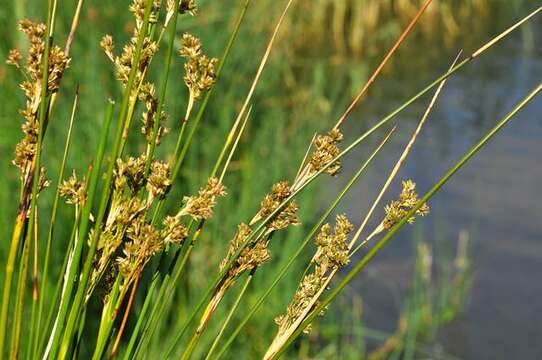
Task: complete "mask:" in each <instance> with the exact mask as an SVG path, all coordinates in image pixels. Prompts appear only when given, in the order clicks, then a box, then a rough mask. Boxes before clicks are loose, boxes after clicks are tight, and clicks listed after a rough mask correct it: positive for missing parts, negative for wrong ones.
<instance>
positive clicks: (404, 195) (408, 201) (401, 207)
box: [382, 180, 429, 230]
mask: <svg viewBox="0 0 542 360" xmlns="http://www.w3.org/2000/svg"><path fill="white" fill-rule="evenodd" d="M402 185H403V190H402V191H401V194H400V195H399V199H397V200H394V201H392V202H391V203H390V204H389V205H386V207H385V209H384V210H385V212H386V216H385V217H384V220H383V222H382V225H383V227H384V229H385V230H388V229H390V228H392V227H393V226H394V225H395V224H397V223H398V222H399V221H401V219H402V218H403V217H405V215H406V214H407V213H408V212H409V211H410V210H411V209H412V208H414V206H416V204H417V203H418V201H419V200H420V199H419V198H418V194H417V193H416V184H415V183H414V182H413V181H412V180H406V181H403V183H402ZM428 213H429V206H428V205H427V204H423V206H422V207H421V208H420V209H418V210H417V211H416V214H415V215H418V216H425V215H427V214H428ZM415 220H416V218H415V217H414V216H412V217H411V218H409V219H408V222H409V223H410V224H412V223H414V221H415Z"/></svg>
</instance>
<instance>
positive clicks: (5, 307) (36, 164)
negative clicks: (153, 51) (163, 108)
mask: <svg viewBox="0 0 542 360" xmlns="http://www.w3.org/2000/svg"><path fill="white" fill-rule="evenodd" d="M55 4H56V0H55ZM55 9H56V6H53V3H52V0H49V2H48V11H47V27H46V29H47V30H46V33H47V36H46V41H45V49H44V54H43V63H42V64H43V67H42V75H41V76H42V78H41V94H40V107H39V118H38V127H39V129H38V143H37V146H36V154H35V156H34V159H33V161H32V166H33V168H31V169H33V175H31V172H30V173H29V174H28V177H29V179H27V180H30V179H32V193H31V195H30V196H31V204H30V209H31V211H32V209H34V208H35V206H36V201H37V193H38V185H39V175H40V170H41V169H40V168H41V147H42V143H43V135H44V134H43V132H44V128H45V125H44V124H45V117H46V114H47V106H48V101H47V84H48V78H49V49H50V47H51V42H52V30H53V29H52V28H51V23H52V21H53V18H54V16H55V13H54V10H55ZM32 176H33V178H31V177H32ZM23 186H26V182H23ZM25 197H26V196H24V191H23V198H22V200H21V206H20V210H19V213H18V214H17V218H16V220H15V225H14V228H13V233H12V238H11V245H10V250H9V255H8V259H7V262H6V277H5V280H4V291H3V295H2V309H1V312H0V357H2V356H3V355H4V344H5V337H6V328H7V325H8V312H9V302H10V295H11V283H12V281H13V269H14V266H15V261H16V258H17V249H18V248H19V242H20V238H21V233H22V228H23V227H24V223H25V222H26V213H27V211H28V207H27V206H28V205H27V200H26V199H25ZM31 213H32V212H31Z"/></svg>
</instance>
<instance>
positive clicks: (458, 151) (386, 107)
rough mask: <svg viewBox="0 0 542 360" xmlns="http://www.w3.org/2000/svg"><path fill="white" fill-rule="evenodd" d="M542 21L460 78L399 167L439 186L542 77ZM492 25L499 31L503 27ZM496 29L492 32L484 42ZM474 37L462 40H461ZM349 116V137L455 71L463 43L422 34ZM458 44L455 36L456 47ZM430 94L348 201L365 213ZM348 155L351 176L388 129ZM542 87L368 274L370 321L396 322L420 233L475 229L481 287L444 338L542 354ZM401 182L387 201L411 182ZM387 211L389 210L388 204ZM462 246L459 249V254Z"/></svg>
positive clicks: (426, 236) (478, 351) (503, 354)
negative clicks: (438, 41) (419, 43)
mask: <svg viewBox="0 0 542 360" xmlns="http://www.w3.org/2000/svg"><path fill="white" fill-rule="evenodd" d="M541 24H542V22H541V21H540V20H537V21H536V22H534V23H533V24H532V26H531V27H530V28H529V29H528V30H527V31H524V32H523V33H521V32H520V33H517V34H515V35H514V36H513V37H512V38H510V39H508V40H507V41H506V42H505V43H503V44H502V45H500V46H499V47H498V48H496V49H494V50H492V51H490V52H489V53H488V54H487V55H486V56H484V57H483V58H482V59H480V60H479V61H476V62H475V63H474V64H472V65H470V66H469V67H468V68H467V69H465V70H464V71H461V72H460V73H459V74H458V75H457V76H454V77H453V78H451V79H450V81H449V82H448V84H447V85H446V87H445V89H444V91H443V93H442V95H441V97H440V99H439V100H438V103H437V105H436V107H435V109H434V111H433V113H432V115H431V116H430V118H429V120H428V124H427V125H426V127H425V128H424V130H423V131H422V134H421V137H420V139H419V140H418V142H417V144H416V145H415V147H414V149H413V152H412V153H411V155H410V157H409V159H408V160H407V161H406V163H405V165H404V167H403V169H402V170H401V172H400V174H399V178H403V179H405V178H412V179H414V180H415V181H416V182H417V184H418V187H419V191H420V193H424V192H425V191H426V190H428V189H429V188H430V187H431V186H432V185H433V184H434V183H435V182H436V181H438V180H439V178H440V177H441V176H442V175H443V174H444V173H445V172H446V171H447V170H448V169H449V168H450V167H451V166H452V165H453V164H454V163H455V162H456V161H457V160H458V159H459V158H460V157H461V156H462V155H463V154H464V153H465V152H466V151H467V150H468V149H469V148H470V147H471V146H472V145H473V144H474V143H476V142H477V141H478V140H479V139H480V138H481V137H482V136H483V134H484V133H485V132H486V131H487V130H489V129H490V128H491V127H493V126H494V125H495V124H496V123H497V121H498V120H500V119H501V118H502V117H503V116H504V115H505V114H506V113H507V112H508V111H510V110H511V109H512V108H513V106H514V105H515V104H516V102H517V101H518V100H519V99H521V98H522V97H523V96H525V95H526V94H527V93H528V92H529V91H530V90H531V89H532V88H534V87H535V86H536V85H538V83H539V82H540V81H541V80H542V61H541V59H542V47H541V46H540V44H542V33H541V32H540V31H538V30H537V29H540V25H541ZM492 31H494V32H497V31H498V28H493V29H492ZM483 39H484V38H481V40H480V43H482V41H483ZM461 46H462V45H461V44H460V43H458V44H456V49H459V48H460V47H461ZM407 47H409V48H408V49H406V50H405V53H403V55H404V57H403V59H413V57H412V55H413V54H418V55H417V57H416V56H415V57H414V58H417V59H418V61H417V62H408V63H406V62H405V63H402V62H401V60H400V57H399V59H398V61H397V63H396V64H395V65H394V66H395V67H394V69H393V71H392V72H391V73H389V74H387V75H386V76H385V79H380V81H378V82H377V83H376V85H375V87H374V89H373V90H372V93H371V94H370V95H369V97H368V98H367V99H366V101H365V102H364V103H363V105H362V106H360V107H359V109H358V110H357V112H355V113H354V114H353V115H352V116H351V118H350V120H349V122H348V125H347V131H346V133H347V134H350V136H348V137H347V140H348V139H351V138H352V137H353V134H360V133H361V132H362V131H364V130H365V129H367V128H368V126H369V125H371V124H374V123H376V121H377V120H379V119H380V118H382V117H383V115H386V114H388V113H389V112H390V111H392V110H394V109H395V108H396V106H398V105H400V104H401V103H402V102H403V101H405V100H406V99H407V98H409V97H410V96H411V95H413V94H414V93H415V92H416V91H418V90H419V89H421V88H422V86H423V85H424V84H427V83H429V82H430V80H432V79H434V78H436V77H437V76H438V74H439V73H440V72H444V71H445V70H446V69H447V67H448V66H449V65H450V63H451V59H453V57H454V55H455V54H454V51H455V50H454V51H452V50H444V49H442V48H439V47H438V46H436V47H435V49H434V50H435V51H426V50H427V49H421V48H417V47H416V44H415V43H413V44H410V45H408V46H407ZM452 49H453V47H452ZM428 102H429V98H425V99H424V100H423V101H421V102H418V103H417V104H416V105H415V106H414V107H412V108H411V109H409V110H408V111H407V112H406V113H403V114H402V115H400V116H399V118H398V121H397V122H398V124H399V134H398V136H396V137H395V139H394V140H393V142H392V144H391V145H390V146H388V147H387V149H386V150H385V151H384V154H383V155H380V156H379V161H378V164H377V165H375V166H373V168H372V171H370V172H369V173H368V174H367V175H366V176H365V179H364V180H363V182H362V184H361V186H358V189H357V190H355V193H354V195H352V196H351V198H350V200H349V201H348V204H349V205H347V208H346V209H344V210H345V211H346V212H347V213H348V214H349V215H350V216H351V217H353V218H359V217H360V214H364V212H363V211H362V212H360V210H364V209H365V208H367V207H368V205H367V204H370V203H371V202H372V200H373V199H374V198H375V196H376V192H377V190H378V189H379V188H380V187H381V185H382V184H383V182H384V180H385V177H386V176H387V174H388V173H389V171H390V169H391V167H392V166H393V161H394V160H393V159H396V158H397V156H398V154H399V153H400V151H402V146H403V144H404V143H405V142H406V141H407V139H408V136H410V133H411V132H412V131H413V129H414V128H415V126H416V125H417V121H418V120H419V118H420V117H421V115H422V113H423V111H424V109H425V108H424V107H425V106H426V105H427V103H428ZM382 134H383V133H380V134H379V136H376V137H374V138H373V139H372V143H371V144H370V145H367V146H365V147H364V148H363V149H361V150H360V151H359V152H358V153H356V155H354V156H351V157H349V159H348V160H346V161H345V168H346V169H345V178H346V177H348V175H351V174H353V173H354V171H355V170H356V168H357V166H359V164H360V162H361V161H362V159H363V156H365V155H366V154H367V153H368V151H369V150H370V149H371V148H372V147H374V145H375V144H376V142H377V140H378V139H377V138H378V137H381V135H382ZM541 156H542V98H540V97H539V98H537V99H536V100H535V101H534V102H533V103H532V104H531V105H530V106H529V107H528V108H527V109H525V110H524V111H523V112H521V114H520V115H519V116H518V117H517V118H515V120H513V121H512V123H511V124H510V125H509V126H507V127H506V128H505V129H504V130H503V131H502V132H501V133H500V134H499V135H498V136H497V137H496V138H495V139H494V140H492V141H491V142H490V143H489V144H488V146H486V147H485V148H484V149H483V150H482V151H481V152H480V153H479V154H478V155H477V156H476V157H475V158H474V159H473V160H472V161H470V162H469V163H468V164H467V165H466V166H465V167H464V168H463V169H462V170H461V171H460V172H459V173H458V174H457V175H456V176H455V177H454V178H453V179H452V180H451V181H450V182H449V183H448V184H447V185H446V186H445V187H444V189H443V190H442V191H441V192H440V193H438V194H437V195H436V196H435V197H434V198H433V199H432V200H431V202H430V206H431V209H432V212H431V214H430V216H429V217H427V218H425V219H422V220H420V221H418V222H417V223H416V224H415V225H413V226H411V227H409V228H408V229H406V230H402V231H401V232H400V234H399V236H397V237H396V238H394V239H393V240H392V242H391V243H390V244H389V245H388V246H387V247H386V248H385V249H384V250H383V251H382V252H381V253H380V254H378V255H377V257H376V259H375V261H374V262H373V263H371V264H370V266H369V269H367V270H366V271H364V272H362V274H361V275H360V276H359V277H358V280H357V283H356V285H354V287H355V290H356V291H357V292H359V293H360V294H361V296H362V297H363V299H364V304H365V306H364V316H365V322H366V325H367V326H369V327H371V328H376V329H379V330H385V331H389V332H392V331H393V330H394V329H395V326H396V321H397V317H398V311H399V309H400V301H401V296H400V294H401V293H403V294H404V292H405V291H406V289H407V288H408V286H409V282H410V278H411V272H412V269H413V248H414V246H413V243H414V240H415V239H423V240H426V241H429V242H430V243H431V244H432V245H433V248H434V249H435V251H436V253H437V255H438V253H439V252H453V251H454V249H455V247H456V245H457V237H458V234H459V232H460V231H462V230H464V231H467V232H468V233H469V235H470V240H471V242H470V249H469V250H470V255H471V262H472V274H471V275H472V286H471V291H470V295H469V298H468V300H467V304H466V308H465V311H464V312H463V313H462V314H460V316H459V317H458V318H457V319H456V320H455V321H454V322H453V323H452V324H450V325H448V326H445V327H444V328H443V329H441V330H440V331H439V334H438V346H439V347H441V348H442V351H443V352H444V353H446V354H449V355H451V356H452V357H453V358H460V359H539V358H542V342H541V341H540V339H542V301H541V299H542V282H541V280H540V279H541V278H542V196H541V195H540V184H541V179H542V161H541ZM398 183H399V182H398V181H396V182H395V185H393V186H392V188H391V189H390V191H389V193H390V196H388V197H387V198H386V200H389V199H391V198H392V197H393V196H395V195H396V194H397V193H398V192H399V190H400V189H399V187H400V186H399V184H398ZM379 214H381V212H380V213H379ZM452 255H453V254H452Z"/></svg>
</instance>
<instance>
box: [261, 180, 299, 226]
mask: <svg viewBox="0 0 542 360" xmlns="http://www.w3.org/2000/svg"><path fill="white" fill-rule="evenodd" d="M291 193H292V191H291V188H290V185H289V184H288V182H287V181H280V182H278V183H276V184H273V186H272V187H271V192H270V193H269V194H267V195H266V196H265V197H264V199H263V200H262V202H261V203H260V210H259V211H258V213H257V214H256V216H255V217H254V218H253V219H252V221H251V224H253V223H255V222H257V221H259V220H262V219H265V218H267V217H268V216H270V215H271V214H273V213H274V212H275V211H276V210H277V209H278V208H279V207H280V205H281V204H282V203H283V202H284V201H285V200H286V199H287V198H288V197H289V196H290V195H291ZM298 209H299V206H298V205H297V203H296V202H295V201H290V202H288V203H287V204H286V205H284V206H283V208H282V209H281V210H280V211H279V212H278V213H277V214H275V215H274V216H273V218H272V219H271V221H269V222H268V223H267V224H266V226H267V228H268V229H269V230H271V231H272V230H282V229H285V228H287V227H288V226H290V225H293V226H297V225H299V224H301V221H300V220H299V216H298V215H297V211H298Z"/></svg>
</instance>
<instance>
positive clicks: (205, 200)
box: [177, 178, 226, 220]
mask: <svg viewBox="0 0 542 360" xmlns="http://www.w3.org/2000/svg"><path fill="white" fill-rule="evenodd" d="M225 195H226V188H225V187H224V185H222V183H221V182H220V181H219V180H218V179H217V178H210V179H209V180H208V181H207V185H206V186H205V187H204V188H202V189H200V190H199V192H198V195H197V196H186V197H185V198H184V199H183V202H184V206H183V208H182V209H181V210H180V211H179V213H178V214H177V218H181V217H183V216H191V217H192V218H193V219H194V220H208V219H210V218H211V217H212V216H213V209H214V207H215V205H216V198H217V197H219V196H225Z"/></svg>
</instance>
